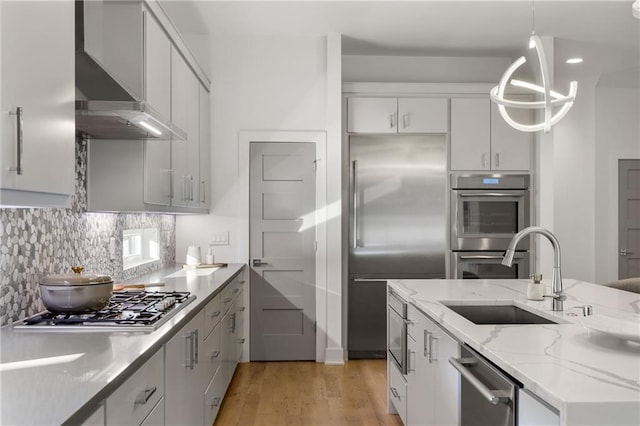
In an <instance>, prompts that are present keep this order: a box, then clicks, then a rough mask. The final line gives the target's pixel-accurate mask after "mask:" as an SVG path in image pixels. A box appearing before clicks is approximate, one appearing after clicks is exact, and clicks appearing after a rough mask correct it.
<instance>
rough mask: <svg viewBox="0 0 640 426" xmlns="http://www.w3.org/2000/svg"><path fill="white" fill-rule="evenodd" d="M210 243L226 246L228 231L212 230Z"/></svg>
mask: <svg viewBox="0 0 640 426" xmlns="http://www.w3.org/2000/svg"><path fill="white" fill-rule="evenodd" d="M211 245H214V246H228V245H229V231H222V232H214V233H212V234H211Z"/></svg>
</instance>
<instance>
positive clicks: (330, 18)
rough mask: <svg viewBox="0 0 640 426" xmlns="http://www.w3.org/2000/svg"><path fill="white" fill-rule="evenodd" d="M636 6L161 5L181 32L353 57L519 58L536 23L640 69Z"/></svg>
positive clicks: (518, 1) (541, 30)
mask: <svg viewBox="0 0 640 426" xmlns="http://www.w3.org/2000/svg"><path fill="white" fill-rule="evenodd" d="M632 3H633V1H632V0H624V1H619V0H606V1H584V0H571V1H555V0H536V1H535V3H532V1H531V0H500V1H482V0H473V1H469V0H467V1H458V0H447V1H432V0H423V1H364V0H360V1H305V0H298V1H279V2H274V1H241V0H236V1H218V0H194V1H192V0H161V4H162V5H163V6H164V8H165V9H166V10H167V13H168V14H169V15H170V16H171V18H172V20H173V21H174V23H175V24H176V26H177V27H178V29H179V30H180V31H181V32H182V33H187V34H209V35H211V36H213V37H229V36H231V37H232V36H239V35H260V36H279V35H280V36H281V35H289V36H322V35H326V34H329V33H340V34H342V36H343V54H347V55H405V56H414V55H421V56H472V57H492V56H493V57H496V56H497V57H505V56H508V57H514V56H517V55H520V54H521V53H522V51H523V48H524V46H525V45H526V43H527V38H528V36H529V34H530V33H531V30H532V21H533V22H534V28H535V31H536V33H537V34H538V35H540V36H553V37H555V38H556V40H558V43H556V45H557V46H558V48H557V50H556V53H557V54H558V53H560V54H562V55H578V56H587V57H588V56H589V55H591V56H592V57H593V60H594V61H595V60H596V59H595V58H596V57H598V59H597V60H598V61H600V62H602V63H603V64H607V63H611V62H612V61H613V62H620V61H622V62H627V63H629V64H634V66H635V67H638V54H639V51H640V49H639V41H640V35H639V34H640V19H636V18H634V17H633V15H632V11H631V4H632ZM532 6H533V7H532ZM532 11H533V12H534V13H533V14H532ZM532 18H535V19H532ZM558 51H559V52H558ZM613 52H615V53H616V55H617V56H616V57H615V58H613V57H612V54H613ZM585 62H587V61H586V59H585ZM618 65H619V64H618ZM618 69H620V68H618Z"/></svg>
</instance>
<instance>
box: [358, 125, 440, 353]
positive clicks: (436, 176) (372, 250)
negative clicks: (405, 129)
mask: <svg viewBox="0 0 640 426" xmlns="http://www.w3.org/2000/svg"><path fill="white" fill-rule="evenodd" d="M349 160H350V167H351V170H350V190H349V199H350V203H349V288H348V295H347V297H348V305H347V306H348V318H347V327H348V328H347V335H348V342H347V349H348V353H349V358H350V359H357V358H383V357H385V356H386V279H389V278H445V274H446V272H445V268H446V267H445V257H446V234H447V230H446V193H447V150H446V136H445V135H391V136H387V135H351V136H350V137H349Z"/></svg>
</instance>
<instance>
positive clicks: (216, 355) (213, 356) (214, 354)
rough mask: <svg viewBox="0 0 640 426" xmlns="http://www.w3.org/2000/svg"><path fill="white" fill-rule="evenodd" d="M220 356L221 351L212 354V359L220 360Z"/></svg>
mask: <svg viewBox="0 0 640 426" xmlns="http://www.w3.org/2000/svg"><path fill="white" fill-rule="evenodd" d="M219 356H220V351H213V352H211V358H218V357H219Z"/></svg>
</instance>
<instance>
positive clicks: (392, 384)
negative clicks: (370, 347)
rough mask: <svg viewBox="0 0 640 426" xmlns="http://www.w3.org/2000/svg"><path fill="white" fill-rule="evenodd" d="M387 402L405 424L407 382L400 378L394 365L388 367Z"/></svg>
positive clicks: (398, 371)
mask: <svg viewBox="0 0 640 426" xmlns="http://www.w3.org/2000/svg"><path fill="white" fill-rule="evenodd" d="M389 401H391V403H392V404H393V406H394V407H395V408H396V411H397V412H398V414H399V415H400V418H401V419H402V423H404V424H405V425H406V424H407V382H406V381H405V380H404V377H402V373H400V370H398V368H397V367H396V366H395V365H394V364H391V365H390V366H389Z"/></svg>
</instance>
